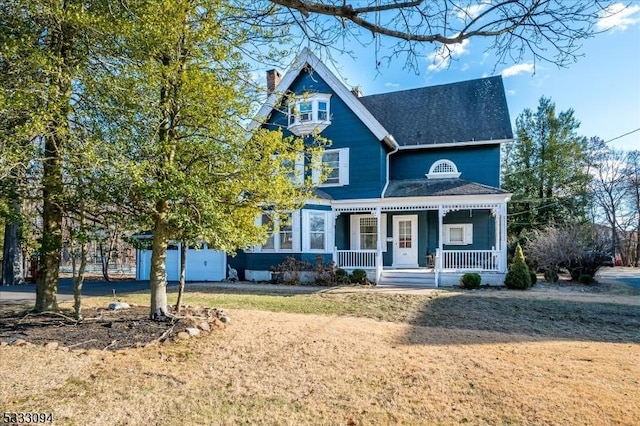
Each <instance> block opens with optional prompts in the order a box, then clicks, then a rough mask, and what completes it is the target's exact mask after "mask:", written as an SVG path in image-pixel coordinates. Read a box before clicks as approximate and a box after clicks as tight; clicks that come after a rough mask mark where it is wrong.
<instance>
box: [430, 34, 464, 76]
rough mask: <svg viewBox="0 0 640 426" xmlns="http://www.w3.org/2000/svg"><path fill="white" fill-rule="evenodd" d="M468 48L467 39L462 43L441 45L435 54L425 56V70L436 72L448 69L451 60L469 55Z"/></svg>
mask: <svg viewBox="0 0 640 426" xmlns="http://www.w3.org/2000/svg"><path fill="white" fill-rule="evenodd" d="M468 47H469V39H466V40H462V43H456V44H449V45H447V44H443V45H442V46H441V47H440V48H438V49H437V50H436V51H435V52H432V53H430V54H429V55H427V59H428V60H429V65H428V66H427V69H428V70H429V71H435V72H438V71H442V70H443V69H446V68H448V67H449V64H450V63H451V59H452V58H455V57H457V56H461V55H466V54H468V53H469V49H468Z"/></svg>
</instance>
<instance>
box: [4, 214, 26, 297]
mask: <svg viewBox="0 0 640 426" xmlns="http://www.w3.org/2000/svg"><path fill="white" fill-rule="evenodd" d="M19 231H20V226H19V224H18V221H17V220H12V221H11V222H9V223H7V224H5V226H4V246H3V247H2V252H3V253H2V255H3V257H2V281H1V282H0V285H16V284H24V274H23V269H22V264H23V262H22V250H20V232H19Z"/></svg>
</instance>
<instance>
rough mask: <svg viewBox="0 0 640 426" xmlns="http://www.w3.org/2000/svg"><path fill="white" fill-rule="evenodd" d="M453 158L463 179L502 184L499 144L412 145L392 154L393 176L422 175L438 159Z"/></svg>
mask: <svg viewBox="0 0 640 426" xmlns="http://www.w3.org/2000/svg"><path fill="white" fill-rule="evenodd" d="M442 159H446V160H451V161H453V162H454V163H455V165H456V166H457V167H458V171H459V172H460V173H461V175H460V179H464V180H468V181H471V182H478V183H483V184H485V185H489V186H493V187H496V188H497V187H498V186H499V185H500V146H499V145H484V146H477V147H476V146H462V147H458V148H454V147H452V148H441V149H435V148H432V149H423V150H420V149H411V150H406V151H400V152H397V153H395V154H393V155H392V156H391V161H390V165H389V168H390V175H391V179H394V180H402V179H423V178H425V175H426V174H427V173H429V168H430V167H431V165H432V164H433V163H434V162H436V161H438V160H442Z"/></svg>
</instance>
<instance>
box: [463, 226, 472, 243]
mask: <svg viewBox="0 0 640 426" xmlns="http://www.w3.org/2000/svg"><path fill="white" fill-rule="evenodd" d="M464 243H465V244H473V224H472V223H465V225H464Z"/></svg>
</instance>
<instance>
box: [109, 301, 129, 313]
mask: <svg viewBox="0 0 640 426" xmlns="http://www.w3.org/2000/svg"><path fill="white" fill-rule="evenodd" d="M130 308H131V306H129V304H128V303H125V302H111V303H109V309H110V310H112V311H117V310H119V309H130Z"/></svg>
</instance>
